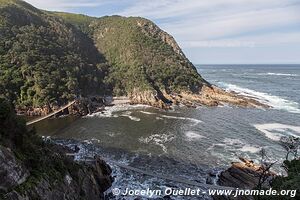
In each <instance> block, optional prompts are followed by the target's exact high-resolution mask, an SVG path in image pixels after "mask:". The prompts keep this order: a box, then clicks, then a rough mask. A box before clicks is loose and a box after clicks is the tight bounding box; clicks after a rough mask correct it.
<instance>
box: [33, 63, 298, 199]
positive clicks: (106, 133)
mask: <svg viewBox="0 0 300 200" xmlns="http://www.w3.org/2000/svg"><path fill="white" fill-rule="evenodd" d="M197 70H198V71H199V73H200V74H201V75H202V76H203V77H204V78H205V79H206V80H208V81H209V82H211V83H213V84H215V85H217V86H219V87H222V88H224V89H226V90H228V91H235V92H238V93H240V94H243V95H246V96H250V97H253V98H256V99H257V100H258V101H261V102H263V103H266V104H268V105H270V106H272V109H246V108H239V107H234V106H228V105H224V106H219V107H205V106H201V107H198V108H186V107H176V108H174V109H173V110H171V111H162V110H158V109H155V108H151V107H149V106H144V105H135V106H129V105H126V106H115V107H108V108H107V110H106V111H104V112H100V113H95V114H93V115H90V116H86V117H83V118H80V119H76V118H71V117H67V118H60V119H49V120H46V121H43V122H40V123H39V124H37V125H36V128H37V130H38V133H39V134H41V135H44V136H51V138H55V139H58V141H59V142H61V143H63V144H66V145H69V146H71V147H72V146H74V145H75V144H76V145H79V146H80V147H81V148H80V152H79V154H78V155H79V156H80V155H81V156H83V157H84V156H85V155H86V154H95V153H97V154H99V155H101V156H102V157H103V158H104V159H105V160H107V161H108V163H110V161H114V162H118V163H122V164H126V165H130V166H133V167H136V168H139V169H143V170H146V171H151V172H153V173H156V174H163V175H167V176H171V177H176V178H182V179H184V180H191V181H196V182H200V183H205V181H206V178H207V174H208V173H209V172H210V171H211V170H214V171H218V170H222V169H226V168H227V167H229V166H230V163H231V162H232V161H238V157H246V158H249V159H252V160H254V161H256V162H259V161H260V153H259V152H260V150H261V149H262V148H264V149H265V150H266V153H267V156H268V159H269V160H270V161H278V165H277V166H275V167H274V170H275V171H277V172H278V173H281V172H282V169H281V168H280V162H282V161H283V159H284V158H285V150H284V148H282V146H281V145H280V142H279V139H280V137H282V136H289V135H292V136H300V66H299V65H198V66H197ZM70 139H71V140H70ZM110 164H111V166H112V168H113V175H114V176H115V181H114V183H113V186H112V188H119V189H121V190H122V189H123V190H124V191H125V189H126V188H127V189H129V190H130V189H132V190H138V189H140V190H147V189H151V190H155V189H163V188H166V187H174V188H182V189H184V188H186V187H191V186H188V185H185V184H179V183H176V182H172V181H167V180H163V179H160V178H156V177H150V176H145V175H142V174H139V173H136V172H132V171H127V170H125V169H121V168H119V167H118V166H116V165H114V164H113V163H110ZM108 193H109V192H108ZM110 195H111V194H110ZM116 198H117V199H118V197H116ZM122 198H123V197H122ZM145 198H147V196H146V197H145ZM153 198H156V197H153ZM203 198H208V199H209V197H207V196H204V197H203ZM128 199H131V197H129V198H128ZM175 199H180V198H179V197H177V198H175ZM183 199H187V197H184V198H183Z"/></svg>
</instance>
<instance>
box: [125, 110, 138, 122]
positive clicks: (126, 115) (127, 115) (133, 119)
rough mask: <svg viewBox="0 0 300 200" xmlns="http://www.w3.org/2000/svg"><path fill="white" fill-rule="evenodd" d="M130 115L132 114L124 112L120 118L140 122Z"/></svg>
mask: <svg viewBox="0 0 300 200" xmlns="http://www.w3.org/2000/svg"><path fill="white" fill-rule="evenodd" d="M131 113H132V112H130V111H127V112H125V113H123V114H121V115H120V116H122V117H128V118H129V119H131V120H132V121H136V122H139V121H141V119H140V118H138V117H134V116H131Z"/></svg>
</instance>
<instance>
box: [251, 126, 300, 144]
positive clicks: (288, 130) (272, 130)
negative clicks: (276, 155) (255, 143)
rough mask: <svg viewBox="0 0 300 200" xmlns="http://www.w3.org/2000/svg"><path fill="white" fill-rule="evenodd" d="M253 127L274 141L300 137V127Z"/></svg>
mask: <svg viewBox="0 0 300 200" xmlns="http://www.w3.org/2000/svg"><path fill="white" fill-rule="evenodd" d="M253 126H254V127H255V128H256V129H257V130H259V131H260V132H262V133H264V134H265V136H266V137H267V138H269V139H271V140H274V141H279V140H280V138H281V137H282V136H294V137H300V126H292V125H287V124H279V123H271V124H254V125H253Z"/></svg>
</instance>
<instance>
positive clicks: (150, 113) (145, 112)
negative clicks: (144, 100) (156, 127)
mask: <svg viewBox="0 0 300 200" xmlns="http://www.w3.org/2000/svg"><path fill="white" fill-rule="evenodd" d="M140 112H141V113H143V114H146V115H155V114H156V113H152V112H147V111H140Z"/></svg>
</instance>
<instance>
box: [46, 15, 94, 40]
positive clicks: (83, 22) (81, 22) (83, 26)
mask: <svg viewBox="0 0 300 200" xmlns="http://www.w3.org/2000/svg"><path fill="white" fill-rule="evenodd" d="M49 13H50V14H53V15H54V16H58V17H60V18H62V19H64V20H65V21H66V22H67V23H70V24H72V25H73V26H75V27H77V28H78V29H79V30H81V31H82V32H84V33H86V34H88V35H90V34H91V29H90V28H89V25H90V24H91V23H92V21H94V20H96V19H97V18H95V17H89V16H86V15H80V14H73V13H64V12H49Z"/></svg>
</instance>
